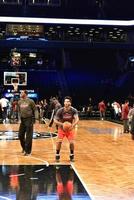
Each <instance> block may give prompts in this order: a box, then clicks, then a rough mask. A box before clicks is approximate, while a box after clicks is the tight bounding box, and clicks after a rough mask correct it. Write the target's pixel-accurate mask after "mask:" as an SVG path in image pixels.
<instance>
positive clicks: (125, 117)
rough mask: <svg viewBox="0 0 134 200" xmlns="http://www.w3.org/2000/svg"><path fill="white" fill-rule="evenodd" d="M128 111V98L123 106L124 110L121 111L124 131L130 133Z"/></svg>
mask: <svg viewBox="0 0 134 200" xmlns="http://www.w3.org/2000/svg"><path fill="white" fill-rule="evenodd" d="M128 113H129V101H128V100H126V101H125V103H124V104H123V106H122V112H121V119H122V120H123V132H124V133H129V122H128Z"/></svg>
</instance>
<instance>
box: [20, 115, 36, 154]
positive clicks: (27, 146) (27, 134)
mask: <svg viewBox="0 0 134 200" xmlns="http://www.w3.org/2000/svg"><path fill="white" fill-rule="evenodd" d="M32 138H33V119H32V117H29V118H21V124H20V128H19V140H20V144H21V147H22V149H23V150H24V151H25V152H26V153H31V150H32Z"/></svg>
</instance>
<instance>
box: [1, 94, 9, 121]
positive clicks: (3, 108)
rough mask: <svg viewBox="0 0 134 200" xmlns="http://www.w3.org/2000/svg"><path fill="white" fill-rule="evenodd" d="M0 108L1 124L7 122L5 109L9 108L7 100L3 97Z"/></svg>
mask: <svg viewBox="0 0 134 200" xmlns="http://www.w3.org/2000/svg"><path fill="white" fill-rule="evenodd" d="M0 106H1V111H2V120H3V123H5V122H6V121H7V108H8V106H9V100H8V99H6V98H5V96H3V97H2V98H1V99H0Z"/></svg>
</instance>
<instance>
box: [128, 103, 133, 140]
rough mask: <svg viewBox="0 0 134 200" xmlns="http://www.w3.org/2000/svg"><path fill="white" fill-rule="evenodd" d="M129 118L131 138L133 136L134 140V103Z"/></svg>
mask: <svg viewBox="0 0 134 200" xmlns="http://www.w3.org/2000/svg"><path fill="white" fill-rule="evenodd" d="M128 119H129V122H130V133H131V138H132V140H134V104H133V106H132V107H131V109H130V110H129V113H128Z"/></svg>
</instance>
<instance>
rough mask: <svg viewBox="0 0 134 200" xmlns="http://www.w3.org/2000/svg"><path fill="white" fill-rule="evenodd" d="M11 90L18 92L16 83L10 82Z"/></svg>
mask: <svg viewBox="0 0 134 200" xmlns="http://www.w3.org/2000/svg"><path fill="white" fill-rule="evenodd" d="M12 86H13V91H14V92H18V83H12Z"/></svg>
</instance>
